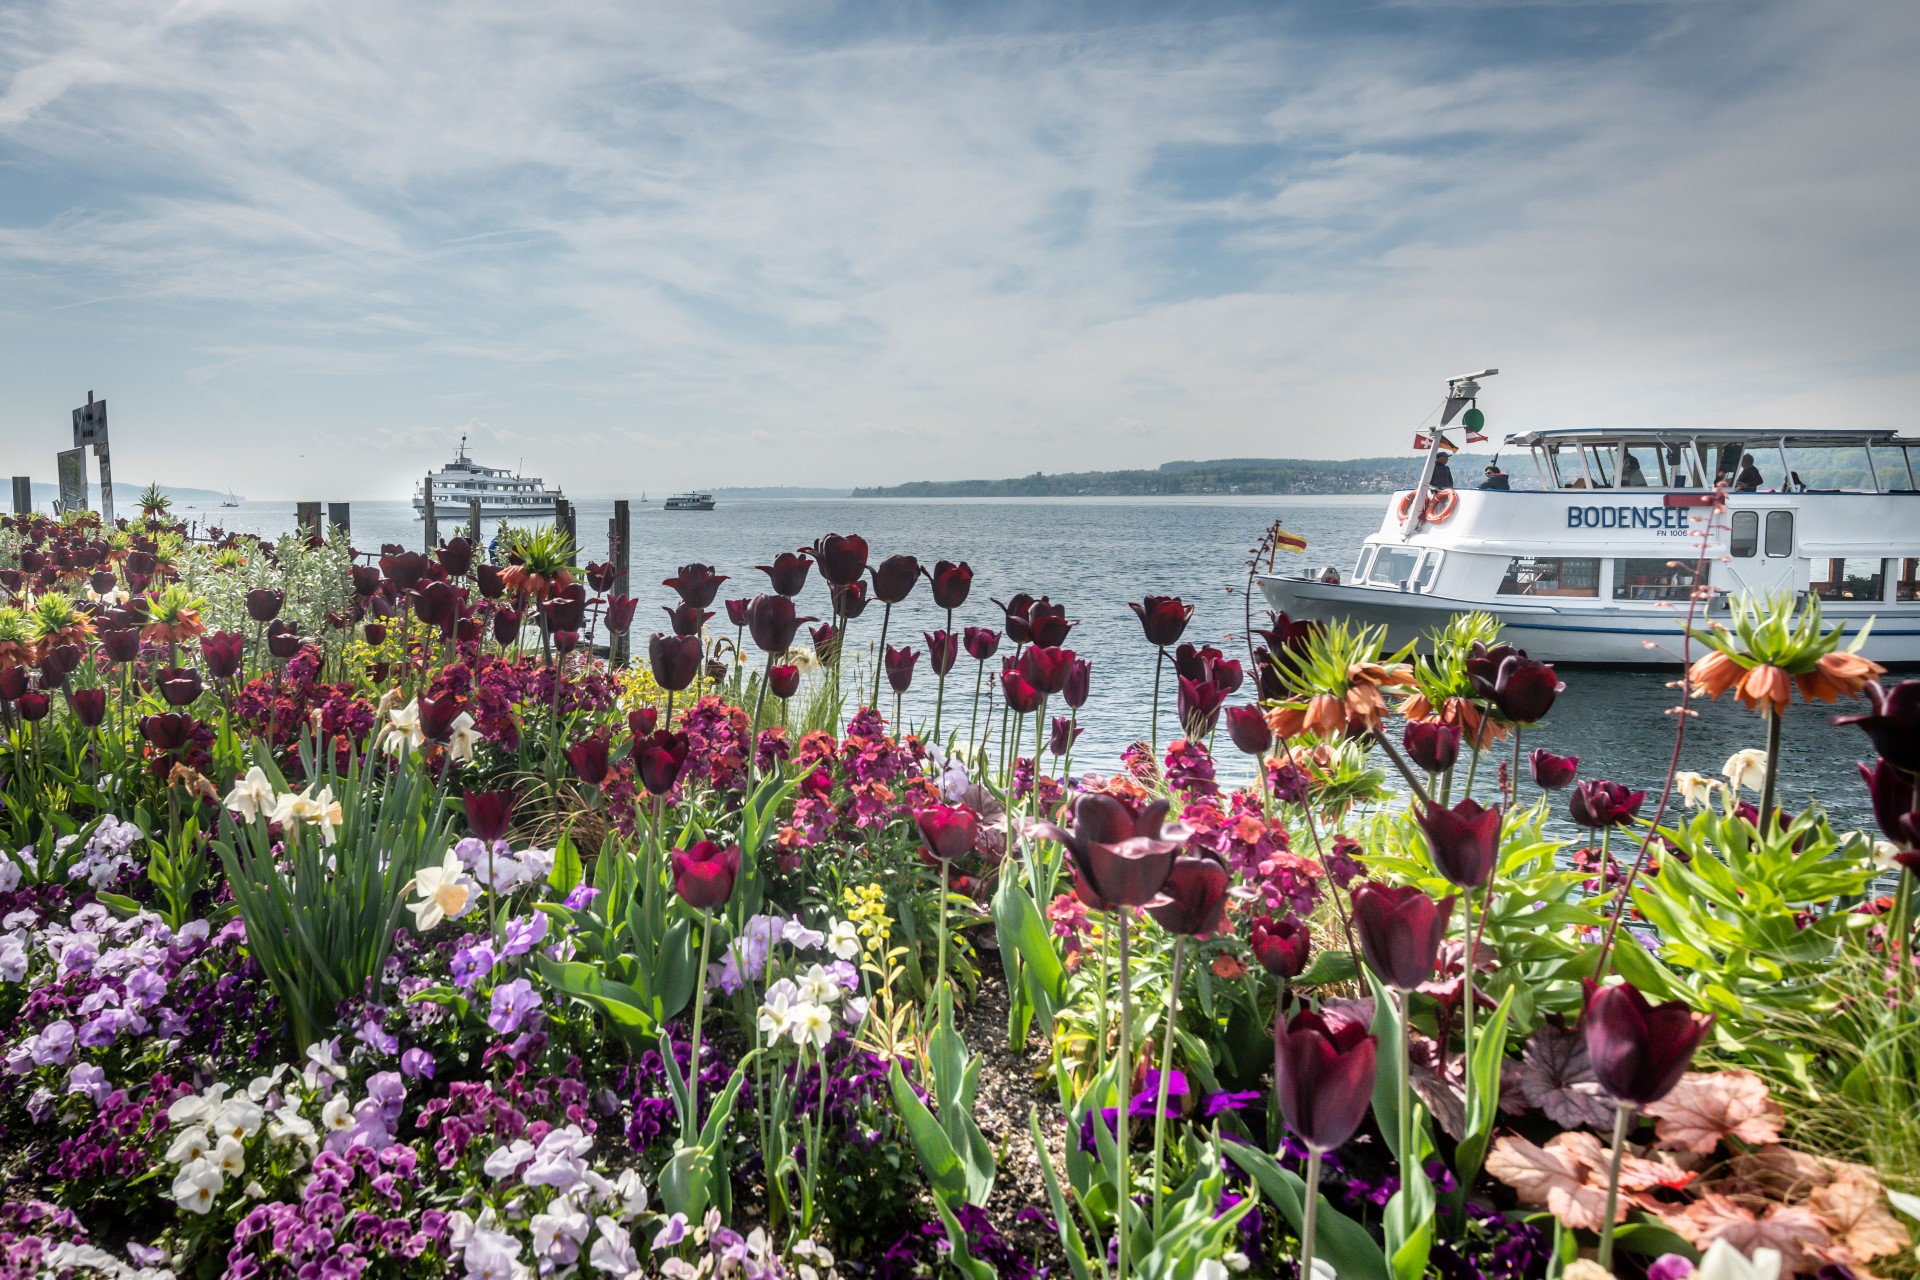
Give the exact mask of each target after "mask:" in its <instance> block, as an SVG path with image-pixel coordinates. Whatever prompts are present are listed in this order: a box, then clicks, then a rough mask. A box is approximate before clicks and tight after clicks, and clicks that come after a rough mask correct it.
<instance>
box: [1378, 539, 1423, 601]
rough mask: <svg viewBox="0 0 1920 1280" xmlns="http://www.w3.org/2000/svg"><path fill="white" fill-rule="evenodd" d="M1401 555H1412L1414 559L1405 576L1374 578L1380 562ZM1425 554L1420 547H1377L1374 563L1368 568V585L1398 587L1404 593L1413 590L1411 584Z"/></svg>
mask: <svg viewBox="0 0 1920 1280" xmlns="http://www.w3.org/2000/svg"><path fill="white" fill-rule="evenodd" d="M1401 554H1406V555H1411V556H1412V557H1413V562H1412V563H1411V564H1409V565H1408V566H1407V571H1406V573H1405V574H1404V575H1402V576H1400V577H1398V578H1376V577H1374V574H1375V573H1376V572H1377V571H1378V570H1379V568H1380V562H1381V561H1382V560H1385V559H1387V558H1388V557H1390V556H1398V555H1401ZM1423 554H1424V550H1423V548H1420V547H1393V546H1377V547H1375V548H1374V556H1373V563H1372V564H1371V565H1370V566H1368V568H1367V577H1366V585H1367V586H1370V587H1398V588H1399V589H1400V590H1402V591H1407V590H1411V587H1410V585H1409V584H1411V583H1412V581H1413V577H1414V575H1415V574H1416V573H1418V572H1419V570H1420V561H1421V557H1422V555H1423Z"/></svg>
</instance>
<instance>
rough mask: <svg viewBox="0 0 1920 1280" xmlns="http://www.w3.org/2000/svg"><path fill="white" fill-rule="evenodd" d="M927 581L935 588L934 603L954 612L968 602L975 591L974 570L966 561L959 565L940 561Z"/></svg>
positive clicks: (948, 561) (949, 561)
mask: <svg viewBox="0 0 1920 1280" xmlns="http://www.w3.org/2000/svg"><path fill="white" fill-rule="evenodd" d="M927 581H928V582H929V583H930V584H932V586H933V602H934V603H935V604H936V605H939V606H940V607H941V608H942V609H945V610H947V611H948V612H952V611H953V610H955V609H958V608H959V607H960V606H961V605H963V604H965V603H966V602H967V595H968V593H969V592H971V591H972V590H973V570H972V569H971V568H969V567H968V566H967V562H966V561H965V560H962V561H961V562H960V563H959V564H955V563H954V562H953V561H951V560H938V561H935V562H934V566H933V572H932V573H930V574H928V575H927Z"/></svg>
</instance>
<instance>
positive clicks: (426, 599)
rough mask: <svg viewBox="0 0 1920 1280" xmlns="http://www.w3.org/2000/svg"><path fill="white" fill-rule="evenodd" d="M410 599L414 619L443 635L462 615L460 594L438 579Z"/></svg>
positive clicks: (419, 589) (416, 591)
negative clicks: (436, 628) (435, 628)
mask: <svg viewBox="0 0 1920 1280" xmlns="http://www.w3.org/2000/svg"><path fill="white" fill-rule="evenodd" d="M408 599H409V600H411V601H412V603H413V615H414V617H416V618H418V619H420V621H422V622H424V623H426V624H427V625H428V626H430V627H438V628H440V630H441V631H442V632H443V633H444V632H445V631H446V630H447V629H448V628H449V626H451V625H452V623H453V620H454V619H455V618H456V617H458V616H459V614H460V594H459V592H457V591H455V590H454V589H453V588H452V587H451V586H449V585H447V584H446V583H444V582H441V581H439V580H438V579H435V580H434V581H432V582H429V583H427V584H426V585H425V586H422V587H418V588H416V589H415V590H414V591H412V592H411V593H409V595H408ZM549 603H552V602H549Z"/></svg>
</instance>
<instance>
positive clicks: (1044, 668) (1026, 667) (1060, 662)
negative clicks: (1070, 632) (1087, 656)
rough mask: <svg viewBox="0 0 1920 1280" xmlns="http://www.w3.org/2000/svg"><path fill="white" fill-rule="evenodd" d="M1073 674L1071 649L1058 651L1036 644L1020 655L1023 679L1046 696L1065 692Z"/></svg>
mask: <svg viewBox="0 0 1920 1280" xmlns="http://www.w3.org/2000/svg"><path fill="white" fill-rule="evenodd" d="M1072 672H1073V650H1071V649H1056V648H1052V647H1049V646H1047V645H1042V644H1039V643H1038V642H1036V643H1034V644H1032V645H1030V646H1028V648H1027V650H1026V651H1025V652H1024V653H1022V654H1021V655H1020V677H1021V679H1023V680H1025V681H1026V682H1027V683H1028V684H1030V685H1032V686H1033V687H1034V688H1036V689H1038V690H1040V692H1042V693H1044V694H1048V695H1052V694H1056V693H1061V692H1064V691H1065V690H1066V687H1067V677H1068V676H1069V675H1070V674H1072Z"/></svg>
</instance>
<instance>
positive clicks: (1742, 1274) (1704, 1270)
mask: <svg viewBox="0 0 1920 1280" xmlns="http://www.w3.org/2000/svg"><path fill="white" fill-rule="evenodd" d="M1693 1275H1694V1280H1779V1275H1780V1251H1779V1250H1778V1249H1755V1250H1754V1251H1753V1257H1752V1258H1751V1259H1748V1257H1747V1256H1746V1255H1745V1254H1743V1253H1741V1252H1740V1251H1739V1250H1738V1249H1736V1248H1734V1247H1733V1246H1732V1245H1730V1244H1728V1243H1727V1242H1726V1241H1725V1240H1715V1241H1714V1242H1713V1243H1712V1244H1711V1245H1709V1246H1708V1247H1707V1252H1706V1256H1705V1257H1703V1258H1701V1259H1700V1265H1699V1266H1698V1267H1696V1268H1694V1272H1693Z"/></svg>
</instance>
